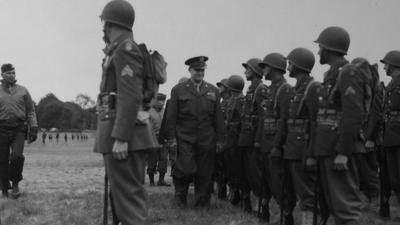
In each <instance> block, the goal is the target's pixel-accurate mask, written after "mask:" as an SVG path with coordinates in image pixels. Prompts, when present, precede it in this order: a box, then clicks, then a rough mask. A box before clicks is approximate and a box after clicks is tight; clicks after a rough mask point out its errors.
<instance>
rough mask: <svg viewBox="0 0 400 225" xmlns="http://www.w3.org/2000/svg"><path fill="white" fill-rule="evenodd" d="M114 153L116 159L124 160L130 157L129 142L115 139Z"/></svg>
mask: <svg viewBox="0 0 400 225" xmlns="http://www.w3.org/2000/svg"><path fill="white" fill-rule="evenodd" d="M112 154H113V156H114V158H115V159H118V160H124V159H126V158H128V142H126V141H119V140H115V141H114V145H113V149H112Z"/></svg>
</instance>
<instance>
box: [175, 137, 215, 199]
mask: <svg viewBox="0 0 400 225" xmlns="http://www.w3.org/2000/svg"><path fill="white" fill-rule="evenodd" d="M215 147H216V144H215V142H214V141H210V140H208V141H207V140H205V141H198V142H196V143H191V142H188V141H185V140H180V139H178V142H177V155H176V161H175V162H174V165H173V168H172V177H173V181H174V186H175V197H176V198H178V199H180V200H182V201H186V196H187V191H188V187H189V184H190V182H191V181H192V180H193V179H194V192H195V205H196V206H205V205H208V204H209V203H210V197H211V189H210V187H211V184H212V174H213V171H214V165H215Z"/></svg>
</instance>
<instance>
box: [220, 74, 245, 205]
mask: <svg viewBox="0 0 400 225" xmlns="http://www.w3.org/2000/svg"><path fill="white" fill-rule="evenodd" d="M225 85H226V87H227V89H228V92H229V97H228V99H227V103H226V108H225V114H224V117H225V119H226V123H225V127H226V138H225V140H226V141H225V145H224V151H225V158H226V175H227V178H228V184H229V196H228V200H229V201H230V202H231V203H232V204H233V205H236V204H238V203H239V202H240V176H238V175H239V174H240V173H241V171H243V170H244V168H243V164H241V161H240V156H241V155H240V149H239V148H238V147H237V144H238V138H239V132H240V125H241V112H242V109H243V103H244V95H243V93H242V91H243V88H244V80H243V78H242V77H241V76H238V75H232V76H230V77H229V78H228V80H227V81H226V83H225Z"/></svg>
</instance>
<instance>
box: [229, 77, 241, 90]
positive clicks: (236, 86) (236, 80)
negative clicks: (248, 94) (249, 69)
mask: <svg viewBox="0 0 400 225" xmlns="http://www.w3.org/2000/svg"><path fill="white" fill-rule="evenodd" d="M226 86H227V87H228V88H229V89H231V90H232V91H235V92H242V91H243V88H244V79H243V78H242V77H241V76H239V75H232V76H230V77H229V78H228V81H227V82H226Z"/></svg>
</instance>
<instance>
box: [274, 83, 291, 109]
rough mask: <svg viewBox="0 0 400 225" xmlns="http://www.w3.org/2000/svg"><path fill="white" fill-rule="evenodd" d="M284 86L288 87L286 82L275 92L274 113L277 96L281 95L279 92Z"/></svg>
mask: <svg viewBox="0 0 400 225" xmlns="http://www.w3.org/2000/svg"><path fill="white" fill-rule="evenodd" d="M285 86H286V87H288V86H289V84H288V83H286V82H285V83H283V84H281V86H279V88H278V90H277V91H276V94H275V99H274V111H275V109H276V107H277V102H278V96H279V95H280V94H281V91H282V89H283V88H284V87H285Z"/></svg>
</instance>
